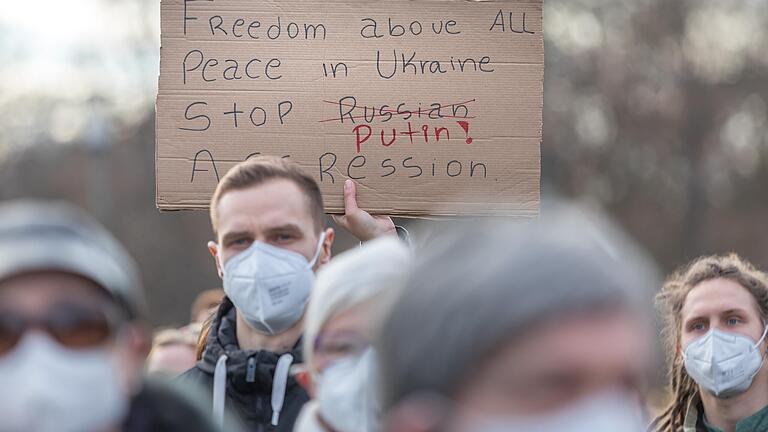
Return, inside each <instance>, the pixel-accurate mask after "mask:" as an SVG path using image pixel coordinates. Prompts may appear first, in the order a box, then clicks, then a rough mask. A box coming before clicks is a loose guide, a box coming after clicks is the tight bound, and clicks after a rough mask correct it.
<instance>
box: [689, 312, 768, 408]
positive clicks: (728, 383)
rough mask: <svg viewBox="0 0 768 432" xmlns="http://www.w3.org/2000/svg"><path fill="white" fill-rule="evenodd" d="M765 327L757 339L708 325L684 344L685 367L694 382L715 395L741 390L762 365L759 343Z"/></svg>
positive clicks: (732, 394) (744, 389)
mask: <svg viewBox="0 0 768 432" xmlns="http://www.w3.org/2000/svg"><path fill="white" fill-rule="evenodd" d="M766 332H768V327H766V328H765V330H764V331H763V335H762V336H761V337H760V340H759V341H757V343H754V342H753V341H752V339H751V338H749V337H747V336H743V335H740V334H737V333H729V332H724V331H721V330H718V329H712V330H710V331H709V332H708V333H707V334H705V335H704V336H702V337H700V338H698V339H696V340H694V341H693V342H691V343H689V344H688V346H686V347H685V351H683V359H684V360H685V370H686V371H687V372H688V375H690V376H691V378H693V380H694V381H696V383H697V384H699V385H700V386H702V387H703V388H705V389H706V390H707V391H709V392H711V393H712V394H714V395H715V396H717V397H720V398H727V397H731V396H734V395H738V394H741V393H744V392H745V391H747V389H749V387H750V386H751V385H752V380H753V379H754V378H755V375H757V372H758V371H759V370H760V368H761V367H762V366H763V352H762V351H761V350H760V345H761V344H762V343H763V340H764V339H765V334H766Z"/></svg>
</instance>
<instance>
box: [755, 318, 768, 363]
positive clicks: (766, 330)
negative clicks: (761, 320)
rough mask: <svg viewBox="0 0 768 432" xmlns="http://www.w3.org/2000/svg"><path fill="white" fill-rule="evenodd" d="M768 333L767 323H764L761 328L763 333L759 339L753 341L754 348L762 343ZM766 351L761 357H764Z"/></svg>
mask: <svg viewBox="0 0 768 432" xmlns="http://www.w3.org/2000/svg"><path fill="white" fill-rule="evenodd" d="M766 335H768V325H765V328H764V330H763V335H762V336H761V337H760V340H758V341H757V342H756V343H755V349H757V348H759V347H760V344H762V343H763V342H764V341H765V336H766ZM765 354H766V353H763V357H765Z"/></svg>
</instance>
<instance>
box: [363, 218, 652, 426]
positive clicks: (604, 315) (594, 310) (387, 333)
mask: <svg viewBox="0 0 768 432" xmlns="http://www.w3.org/2000/svg"><path fill="white" fill-rule="evenodd" d="M553 213H554V215H553V216H552V217H546V218H543V219H542V220H539V221H536V222H532V223H527V224H518V225H516V226H508V225H490V226H481V227H473V228H469V229H467V230H459V232H458V233H455V235H451V236H449V237H448V238H447V239H443V241H441V242H439V243H438V244H433V245H432V246H431V247H430V248H427V249H426V250H425V251H423V252H422V254H421V257H420V259H419V260H418V262H417V263H416V264H415V268H414V269H413V274H412V276H411V277H410V279H409V281H408V283H407V284H406V286H405V288H404V290H403V292H402V294H401V296H400V298H399V299H398V300H397V301H396V302H395V305H394V307H393V309H392V310H391V312H390V315H389V317H388V319H387V321H386V322H387V323H386V324H385V326H384V328H383V330H382V332H381V335H380V337H379V341H378V344H377V348H378V352H379V355H380V360H381V367H382V373H383V375H382V382H383V385H384V395H383V398H384V405H385V410H387V411H388V429H387V430H389V431H397V432H417V431H418V432H426V431H456V432H459V431H472V432H490V431H494V432H495V431H499V432H501V431H504V432H517V431H520V432H523V431H524V432H548V431H569V432H573V431H577V432H580V431H584V432H586V431H589V432H617V431H621V432H632V431H640V430H644V425H645V422H644V421H643V417H644V415H643V411H642V408H641V403H640V402H641V395H642V393H643V390H644V386H645V381H646V378H647V374H648V372H649V369H650V368H651V366H652V359H653V357H654V356H653V355H652V349H651V347H652V342H651V335H652V331H651V328H652V327H651V326H650V322H651V320H650V319H649V314H650V312H651V309H650V288H652V287H654V286H655V285H654V283H655V278H654V276H653V274H654V273H655V272H653V271H652V266H651V265H650V264H640V263H643V262H644V263H647V261H645V260H644V258H642V257H641V256H640V254H639V253H638V252H636V250H635V249H634V248H633V247H631V246H630V245H628V244H627V243H626V242H625V241H623V240H621V235H620V234H618V233H616V232H614V230H613V229H612V228H610V227H608V226H607V225H605V224H604V223H601V222H599V221H596V220H595V219H594V218H592V217H589V218H588V217H586V216H584V214H582V213H580V212H577V211H573V210H554V211H553ZM646 269H647V270H646Z"/></svg>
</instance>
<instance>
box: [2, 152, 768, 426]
mask: <svg viewBox="0 0 768 432" xmlns="http://www.w3.org/2000/svg"><path fill="white" fill-rule="evenodd" d="M344 198H345V214H344V215H341V216H336V217H334V219H335V220H336V222H337V225H338V226H340V227H341V228H342V229H345V230H348V231H349V232H350V233H351V234H352V235H354V236H355V237H356V238H357V239H359V240H360V246H359V247H355V248H353V249H351V250H348V251H346V252H343V253H341V254H340V255H338V256H335V257H332V254H331V246H332V245H333V242H334V237H335V232H334V230H333V229H331V228H328V227H326V226H325V217H324V216H325V215H324V212H323V209H324V206H323V200H322V195H321V193H320V190H319V188H318V186H317V184H316V183H315V181H314V180H313V179H312V178H311V177H309V176H307V175H306V174H305V173H304V171H303V170H302V169H301V168H300V167H298V166H296V165H294V164H293V163H292V162H290V161H287V160H285V159H278V158H270V157H258V158H253V159H251V160H249V161H246V162H243V163H240V164H239V165H236V166H235V167H234V168H233V169H232V170H230V171H229V172H228V173H227V174H226V175H225V176H224V177H223V178H222V179H221V181H220V183H219V185H218V187H217V189H216V191H215V193H214V195H213V197H212V199H211V204H210V219H211V225H212V229H213V232H212V238H213V240H212V241H210V242H209V243H208V249H209V251H210V254H211V258H212V261H213V262H212V265H211V271H217V272H218V274H219V276H220V278H221V281H222V285H221V286H222V288H221V289H211V290H208V291H204V292H203V293H201V294H200V296H199V297H198V298H197V300H196V301H195V302H194V304H193V305H192V308H191V313H190V322H189V323H188V324H186V325H185V326H183V327H181V328H165V329H159V330H155V331H154V333H153V332H152V331H151V330H150V329H149V326H148V324H147V318H146V309H145V308H146V302H145V300H144V295H143V291H142V287H141V284H140V282H139V281H140V277H139V270H138V269H137V267H136V265H135V264H134V262H133V260H132V258H131V257H129V256H128V254H127V253H126V252H125V251H124V249H123V247H122V246H121V245H120V244H119V243H118V242H117V241H116V240H115V239H114V238H113V237H112V235H111V234H110V233H109V232H107V231H106V230H105V229H104V228H103V227H101V226H100V225H99V224H98V223H97V222H95V219H93V218H91V217H90V216H89V215H87V214H85V213H83V212H82V211H80V210H78V209H76V208H74V207H72V206H70V205H67V204H64V203H60V202H42V201H11V202H6V203H5V204H2V205H0V389H2V390H0V395H1V396H0V432H38V431H39V432H49V431H51V432H53V431H55V432H133V431H171V432H175V431H185V432H195V431H206V432H207V431H264V432H266V431H277V432H291V431H295V432H315V431H316V432H379V431H380V432H470V431H471V432H496V431H498V432H501V431H510V432H523V431H530V432H549V431H576V432H581V431H584V432H587V431H589V432H617V431H620V432H633V431H646V430H648V431H653V432H747V431H768V367H764V362H765V357H766V355H767V352H768V343H767V342H766V332H767V331H768V276H766V274H765V273H764V272H763V271H761V270H760V269H757V268H755V267H754V266H752V265H751V264H750V263H749V262H747V261H746V260H744V259H742V258H741V257H739V255H737V254H735V253H729V254H725V255H717V256H702V257H700V258H698V259H696V260H694V261H693V262H691V263H687V264H686V263H680V264H681V267H680V269H679V270H678V271H676V272H675V273H673V274H671V275H669V276H667V277H666V278H662V277H661V275H659V274H658V272H657V269H656V267H655V265H654V263H653V262H652V261H651V260H650V259H649V258H648V256H647V254H646V253H645V252H644V251H643V250H641V249H640V248H639V247H638V246H637V245H636V244H635V243H634V242H633V241H632V240H631V239H629V238H628V237H627V236H626V235H625V234H624V233H623V232H622V231H621V230H620V229H618V228H617V227H616V226H615V225H614V224H612V223H611V221H609V220H607V219H606V218H605V217H604V216H602V215H600V214H596V213H593V212H590V211H587V210H585V209H581V208H578V207H575V206H572V205H567V204H564V203H557V204H555V203H553V204H551V205H546V206H545V207H544V208H543V210H542V212H541V216H540V217H539V218H537V219H536V220H532V221H503V220H483V221H478V220H473V221H471V222H469V221H467V222H463V223H457V222H437V223H433V224H431V225H430V230H428V231H427V230H424V231H422V232H420V233H419V234H420V235H419V236H418V237H419V238H418V239H416V238H411V236H410V233H409V232H408V231H406V230H405V229H402V228H401V227H398V226H395V224H394V223H393V221H392V219H390V218H389V217H386V216H372V215H370V214H369V213H367V212H366V211H365V210H364V209H360V208H358V207H357V202H356V185H355V183H354V182H352V181H347V182H346V183H345V184H344ZM149 230H150V231H151V229H149ZM417 240H418V241H417ZM654 303H655V310H654ZM661 355H663V356H664V357H666V359H667V364H666V369H667V370H668V374H667V376H668V383H667V386H666V387H667V392H666V396H665V397H664V398H663V401H662V403H661V406H658V404H655V405H654V404H652V403H651V402H652V399H653V397H652V392H651V390H652V384H653V377H654V375H655V374H657V371H658V370H659V369H661V368H662V365H661V364H660V361H658V360H657V359H658V358H660V357H661ZM654 402H657V401H654Z"/></svg>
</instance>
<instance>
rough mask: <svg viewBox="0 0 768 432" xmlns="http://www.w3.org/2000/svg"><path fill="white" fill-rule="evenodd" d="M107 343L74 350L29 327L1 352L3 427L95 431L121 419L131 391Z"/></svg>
mask: <svg viewBox="0 0 768 432" xmlns="http://www.w3.org/2000/svg"><path fill="white" fill-rule="evenodd" d="M115 362H116V359H115V356H114V354H113V353H112V352H110V351H109V350H108V349H106V348H103V347H102V348H92V349H87V350H75V349H69V348H65V347H62V346H61V345H59V344H58V343H57V342H55V341H54V340H52V339H51V338H50V337H48V336H46V335H43V334H38V333H28V334H27V335H25V336H24V338H23V339H22V340H21V341H20V342H19V345H18V346H17V347H16V348H14V350H13V351H12V352H9V353H7V354H5V355H3V356H2V357H0V430H2V431H3V432H93V431H101V430H104V429H105V428H107V427H110V426H114V425H119V424H120V423H122V421H123V419H124V418H125V415H126V414H127V412H128V396H127V394H126V392H125V391H124V389H123V387H122V385H121V383H120V376H119V371H118V368H117V366H116V363H115Z"/></svg>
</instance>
